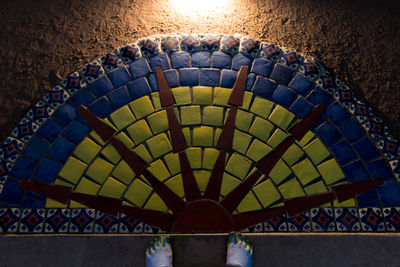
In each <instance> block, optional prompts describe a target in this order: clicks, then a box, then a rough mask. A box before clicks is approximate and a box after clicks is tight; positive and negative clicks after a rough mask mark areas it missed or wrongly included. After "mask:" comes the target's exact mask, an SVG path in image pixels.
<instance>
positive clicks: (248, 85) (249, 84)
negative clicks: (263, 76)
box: [246, 73, 256, 91]
mask: <svg viewBox="0 0 400 267" xmlns="http://www.w3.org/2000/svg"><path fill="white" fill-rule="evenodd" d="M255 80H256V75H254V74H253V73H250V74H249V75H247V81H246V90H247V91H251V88H253V84H254V82H255Z"/></svg>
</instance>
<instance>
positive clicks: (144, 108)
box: [129, 96, 154, 119]
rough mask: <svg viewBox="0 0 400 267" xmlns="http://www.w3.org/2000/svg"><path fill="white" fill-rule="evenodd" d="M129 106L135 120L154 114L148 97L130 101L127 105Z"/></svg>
mask: <svg viewBox="0 0 400 267" xmlns="http://www.w3.org/2000/svg"><path fill="white" fill-rule="evenodd" d="M129 106H130V107H131V109H132V111H133V114H134V115H135V117H136V119H141V118H143V117H145V116H147V115H149V114H151V113H153V112H154V107H153V104H152V103H151V101H150V98H149V97H148V96H143V97H141V98H138V99H136V100H134V101H132V102H131V103H129Z"/></svg>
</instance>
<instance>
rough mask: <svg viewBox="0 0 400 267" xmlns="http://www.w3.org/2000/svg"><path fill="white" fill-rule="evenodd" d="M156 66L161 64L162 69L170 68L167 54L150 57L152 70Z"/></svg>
mask: <svg viewBox="0 0 400 267" xmlns="http://www.w3.org/2000/svg"><path fill="white" fill-rule="evenodd" d="M156 66H161V68H162V69H163V70H168V69H170V68H171V66H170V65H169V61H168V57H167V54H158V55H156V56H153V57H151V58H150V67H151V69H152V70H153V71H155V68H156Z"/></svg>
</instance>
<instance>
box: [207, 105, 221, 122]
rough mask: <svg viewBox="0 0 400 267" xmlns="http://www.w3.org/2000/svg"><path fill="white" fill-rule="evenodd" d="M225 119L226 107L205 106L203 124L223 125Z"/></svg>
mask: <svg viewBox="0 0 400 267" xmlns="http://www.w3.org/2000/svg"><path fill="white" fill-rule="evenodd" d="M223 121H224V109H223V108H220V107H213V106H209V107H205V108H204V110H203V124H204V125H211V126H222V125H223Z"/></svg>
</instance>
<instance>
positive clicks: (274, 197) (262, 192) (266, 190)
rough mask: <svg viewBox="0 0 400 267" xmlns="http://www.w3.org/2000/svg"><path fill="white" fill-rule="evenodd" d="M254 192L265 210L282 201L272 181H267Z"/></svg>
mask: <svg viewBox="0 0 400 267" xmlns="http://www.w3.org/2000/svg"><path fill="white" fill-rule="evenodd" d="M253 192H254V193H255V194H256V196H257V198H258V199H259V200H260V202H261V204H262V205H263V207H264V208H266V207H268V206H270V205H271V204H272V203H274V202H277V201H278V200H280V199H281V195H280V194H279V191H278V189H277V188H276V187H275V185H274V184H273V183H272V182H271V180H266V181H264V182H262V183H260V184H259V185H257V186H256V187H254V189H253Z"/></svg>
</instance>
